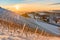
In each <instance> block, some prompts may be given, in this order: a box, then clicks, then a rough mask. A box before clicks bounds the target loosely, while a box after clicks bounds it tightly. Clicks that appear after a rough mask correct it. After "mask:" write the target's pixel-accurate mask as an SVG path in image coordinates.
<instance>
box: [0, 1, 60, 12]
mask: <svg viewBox="0 0 60 40" xmlns="http://www.w3.org/2000/svg"><path fill="white" fill-rule="evenodd" d="M0 6H2V7H4V8H7V9H10V10H13V9H15V8H16V9H19V11H22V10H24V11H27V10H29V11H32V10H33V11H36V10H60V0H0Z"/></svg>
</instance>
